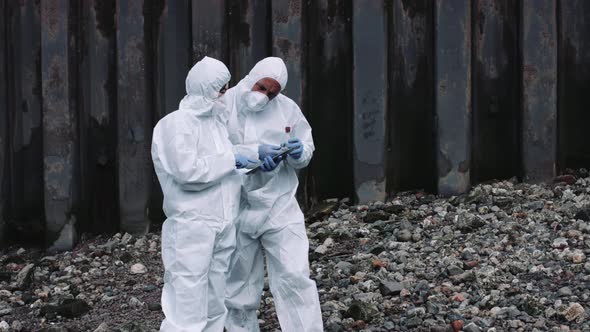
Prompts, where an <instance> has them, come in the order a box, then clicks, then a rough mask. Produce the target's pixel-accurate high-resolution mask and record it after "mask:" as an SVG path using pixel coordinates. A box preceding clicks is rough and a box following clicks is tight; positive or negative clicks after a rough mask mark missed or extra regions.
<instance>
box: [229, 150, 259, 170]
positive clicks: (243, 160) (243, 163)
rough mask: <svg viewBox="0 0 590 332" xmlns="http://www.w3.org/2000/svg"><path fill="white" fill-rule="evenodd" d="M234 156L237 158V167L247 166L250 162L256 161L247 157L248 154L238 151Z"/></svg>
mask: <svg viewBox="0 0 590 332" xmlns="http://www.w3.org/2000/svg"><path fill="white" fill-rule="evenodd" d="M234 157H235V158H236V168H237V169H240V168H245V167H246V166H248V164H252V163H256V160H252V159H249V158H246V156H243V155H241V154H237V153H236V154H235V155H234Z"/></svg>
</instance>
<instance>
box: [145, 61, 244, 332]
mask: <svg viewBox="0 0 590 332" xmlns="http://www.w3.org/2000/svg"><path fill="white" fill-rule="evenodd" d="M229 79H230V73H229V71H228V69H227V67H226V66H225V65H224V64H223V63H222V62H220V61H218V60H215V59H212V58H208V57H205V58H204V59H203V60H201V61H199V62H198V63H197V64H195V65H194V67H193V68H192V69H191V70H190V71H189V73H188V76H187V78H186V93H187V95H186V96H185V97H184V99H182V101H181V102H180V105H179V109H178V110H177V111H174V112H172V113H170V114H168V115H167V116H165V117H164V118H162V119H161V120H160V121H159V122H158V124H157V125H156V127H155V128H154V134H153V140H152V159H153V162H154V167H155V170H156V174H157V176H158V180H159V182H160V185H161V187H162V191H163V193H164V206H163V209H164V213H165V214H166V216H167V219H166V221H165V222H164V225H163V226H162V261H163V263H164V288H163V291H162V311H163V312H164V315H165V319H164V321H163V322H162V324H161V327H160V331H174V332H179V331H190V332H195V331H219V332H221V331H223V325H224V321H225V318H226V315H227V309H226V307H225V305H224V295H225V294H224V291H225V280H226V277H227V271H228V264H229V260H230V256H231V254H232V252H233V250H234V247H235V225H234V220H235V217H236V216H237V213H238V209H239V200H240V190H241V189H240V187H241V179H240V176H239V175H238V174H237V172H236V169H237V168H243V167H245V166H246V164H247V163H248V160H247V159H246V158H245V157H243V156H241V155H234V153H233V150H232V144H231V143H230V141H229V139H228V133H227V129H226V127H225V120H224V118H223V117H222V115H223V114H225V105H223V104H222V103H221V99H220V96H221V95H222V94H223V92H224V91H225V89H226V87H227V83H228V81H229ZM253 162H256V161H255V160H254V161H253Z"/></svg>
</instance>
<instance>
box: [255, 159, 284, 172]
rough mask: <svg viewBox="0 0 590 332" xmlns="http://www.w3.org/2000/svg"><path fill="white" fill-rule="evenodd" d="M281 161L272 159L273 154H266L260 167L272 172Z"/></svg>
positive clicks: (264, 170)
mask: <svg viewBox="0 0 590 332" xmlns="http://www.w3.org/2000/svg"><path fill="white" fill-rule="evenodd" d="M280 163H281V161H280V160H279V161H277V162H275V161H274V160H272V157H271V156H266V158H264V161H263V162H262V165H260V169H261V170H262V171H263V172H270V171H272V170H274V169H275V168H277V166H278V165H279V164H280Z"/></svg>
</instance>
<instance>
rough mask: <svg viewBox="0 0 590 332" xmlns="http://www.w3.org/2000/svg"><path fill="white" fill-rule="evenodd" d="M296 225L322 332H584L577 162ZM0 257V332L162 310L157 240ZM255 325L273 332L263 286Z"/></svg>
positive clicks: (129, 320)
mask: <svg viewBox="0 0 590 332" xmlns="http://www.w3.org/2000/svg"><path fill="white" fill-rule="evenodd" d="M307 223H308V224H307V229H308V235H309V238H310V252H309V255H310V263H311V274H312V278H313V279H315V280H316V282H317V285H318V289H319V293H320V302H321V304H322V311H323V315H324V323H325V326H324V328H325V330H326V331H331V332H336V331H461V330H463V331H471V332H474V331H507V330H511V331H576V330H577V331H590V320H589V319H588V316H589V314H590V259H589V256H590V178H589V177H588V173H587V172H586V171H585V170H580V171H576V172H570V174H566V175H562V176H560V177H558V178H556V179H555V182H554V183H552V184H543V185H530V184H522V183H516V181H502V182H495V183H489V184H481V185H478V186H476V187H474V188H473V189H472V190H471V191H470V192H469V193H468V194H466V195H462V196H457V197H451V198H439V197H436V196H434V195H429V194H425V193H423V192H408V193H402V194H400V195H398V196H396V197H395V198H394V199H393V200H391V201H388V202H383V203H379V202H378V203H372V204H369V205H360V206H353V205H350V204H349V203H348V202H347V201H328V202H327V203H326V204H325V205H324V206H323V207H322V209H321V210H320V211H319V212H318V211H316V213H311V214H310V215H309V217H308V219H307ZM1 260H2V265H1V266H2V267H3V270H2V271H0V289H1V290H0V331H3V330H5V331H28V330H40V329H45V330H46V331H68V329H69V330H70V331H95V330H96V331H152V330H157V328H158V326H159V323H160V321H161V319H162V318H163V316H162V313H161V308H160V306H159V300H160V299H159V297H160V290H161V287H162V283H163V281H162V275H163V272H162V267H161V260H160V238H159V235H158V234H148V235H147V236H145V237H141V238H138V239H136V238H133V237H131V236H130V235H128V234H125V235H121V234H117V235H115V236H114V237H112V238H95V239H92V240H90V241H84V242H82V243H81V244H80V245H79V246H78V247H77V248H76V249H75V250H74V251H72V252H68V253H63V254H59V255H56V256H46V257H44V256H43V255H42V254H41V253H39V252H34V251H32V250H31V249H28V250H20V251H19V252H16V251H15V250H11V251H9V252H6V253H4V255H3V256H1ZM260 320H261V326H262V330H263V331H275V330H278V329H279V325H278V321H277V318H276V313H275V310H274V305H273V299H272V296H271V294H270V290H269V289H268V285H267V286H266V287H265V291H264V295H263V298H262V306H261V309H260Z"/></svg>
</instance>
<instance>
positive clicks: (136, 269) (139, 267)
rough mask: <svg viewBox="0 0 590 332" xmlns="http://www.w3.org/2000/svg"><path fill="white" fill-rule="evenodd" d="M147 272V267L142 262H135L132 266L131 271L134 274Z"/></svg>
mask: <svg viewBox="0 0 590 332" xmlns="http://www.w3.org/2000/svg"><path fill="white" fill-rule="evenodd" d="M146 272H147V268H146V267H145V265H143V264H141V263H137V264H133V265H132V266H131V273H132V274H144V273H146Z"/></svg>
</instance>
